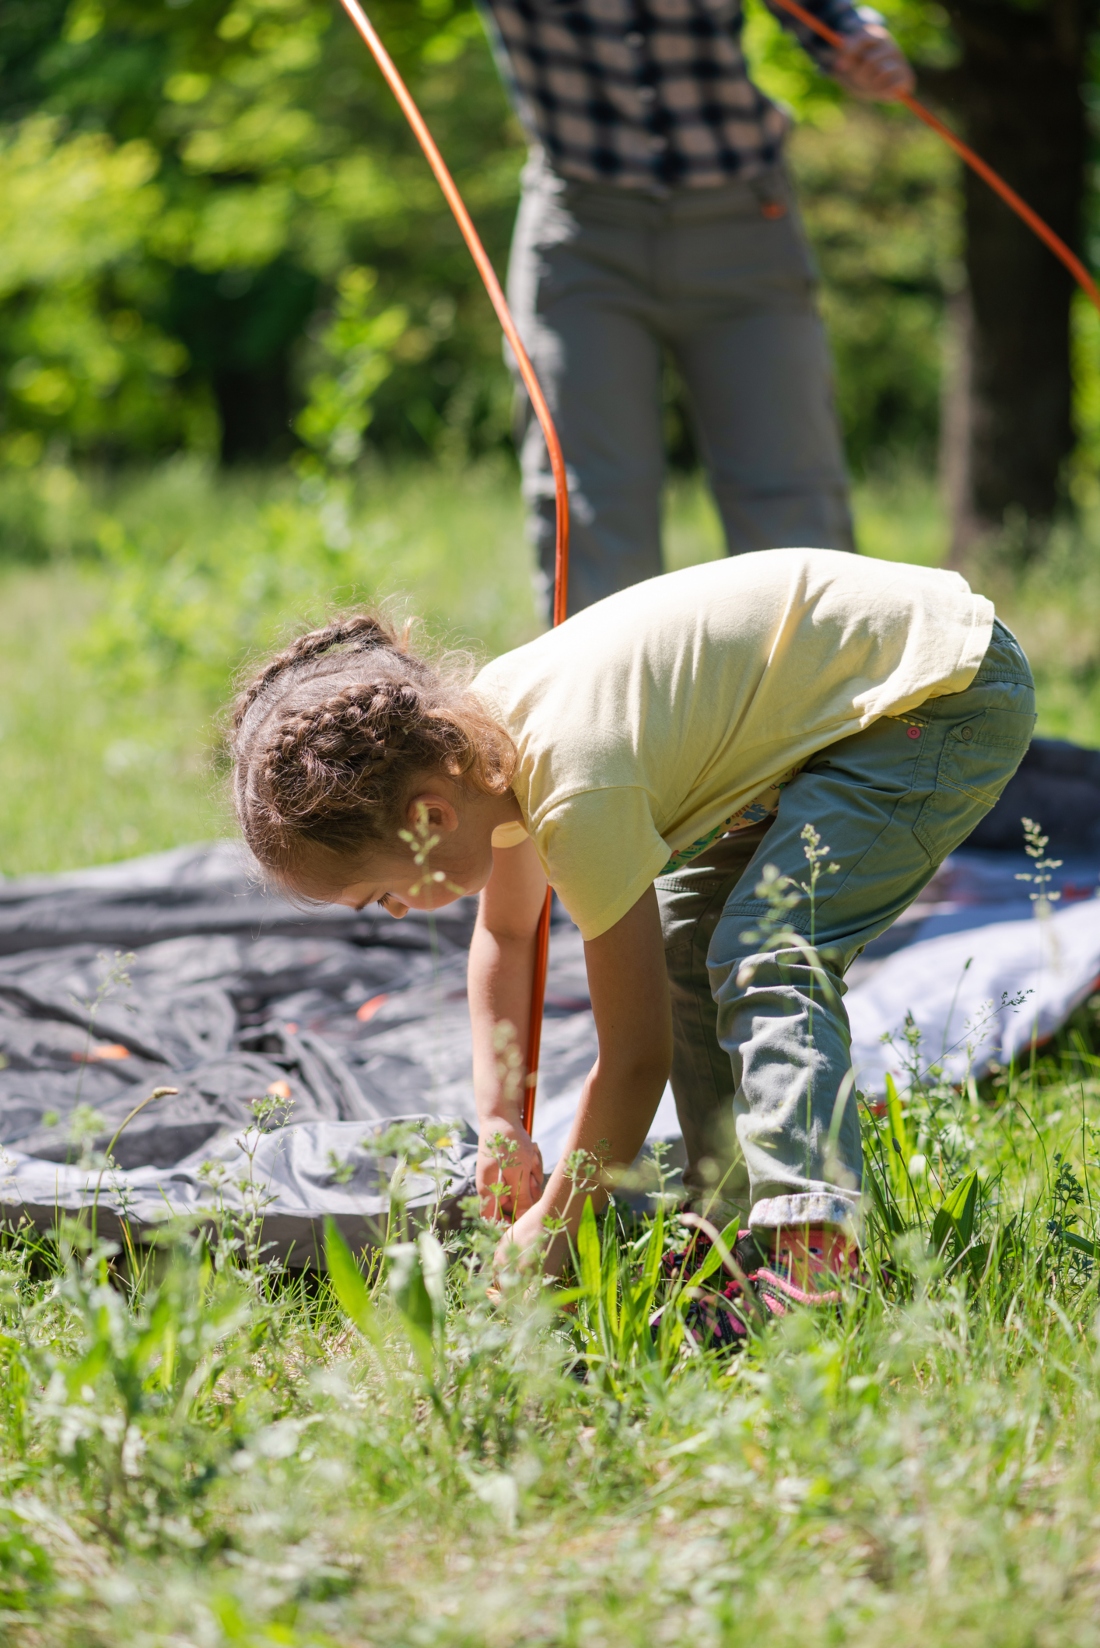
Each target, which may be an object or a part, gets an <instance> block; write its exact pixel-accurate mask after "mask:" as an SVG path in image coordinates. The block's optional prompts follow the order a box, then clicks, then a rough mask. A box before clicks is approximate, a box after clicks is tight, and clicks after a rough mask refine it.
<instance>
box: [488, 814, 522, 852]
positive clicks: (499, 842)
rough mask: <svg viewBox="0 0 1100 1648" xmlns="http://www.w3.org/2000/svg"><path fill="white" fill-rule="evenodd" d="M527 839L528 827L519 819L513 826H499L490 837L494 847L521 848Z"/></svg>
mask: <svg viewBox="0 0 1100 1648" xmlns="http://www.w3.org/2000/svg"><path fill="white" fill-rule="evenodd" d="M527 839H528V836H527V826H526V824H521V823H520V822H519V820H518V819H517V820H516V821H515V822H514V823H511V824H498V825H497V826H496V828H495V829H494V831H493V833H492V836H491V837H490V840H491V841H492V844H493V846H494V847H519V846H521V845H522V843H523V842H525V841H526V840H527Z"/></svg>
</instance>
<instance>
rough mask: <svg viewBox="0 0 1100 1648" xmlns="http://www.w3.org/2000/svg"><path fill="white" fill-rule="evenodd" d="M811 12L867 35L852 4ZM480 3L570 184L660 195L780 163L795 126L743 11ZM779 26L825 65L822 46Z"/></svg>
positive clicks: (821, 4) (823, 2) (683, 5)
mask: <svg viewBox="0 0 1100 1648" xmlns="http://www.w3.org/2000/svg"><path fill="white" fill-rule="evenodd" d="M803 4H804V5H805V6H806V7H807V9H808V10H810V11H812V12H814V13H815V14H816V15H817V16H818V17H820V18H821V20H822V22H823V23H828V24H830V25H831V27H832V28H834V29H836V30H838V31H839V32H840V33H841V34H847V33H851V32H852V31H854V30H856V29H858V28H859V27H860V26H861V19H860V14H859V13H858V12H857V10H856V8H855V6H854V5H851V4H849V3H848V0H803ZM482 5H483V8H484V9H485V10H486V12H487V13H488V18H489V22H490V30H491V33H492V34H493V35H494V36H495V42H494V43H495V45H496V47H497V52H498V58H499V61H500V64H501V69H502V72H503V73H504V75H505V78H506V80H507V81H508V83H509V87H510V89H511V91H512V95H513V97H514V99H515V103H516V107H517V110H518V112H519V115H520V118H521V119H522V120H523V122H524V124H525V126H526V127H527V130H528V132H529V134H530V136H531V138H532V140H533V141H534V142H535V143H538V144H540V145H541V146H542V148H543V150H544V151H545V153H546V158H547V160H548V161H549V163H550V165H551V166H552V167H553V169H554V170H555V171H557V172H561V173H562V174H563V175H564V176H566V177H572V178H579V179H581V180H582V181H584V182H588V183H614V184H616V185H618V186H620V187H622V188H627V189H646V190H649V191H651V192H656V193H664V192H665V191H666V190H667V189H669V188H675V187H688V188H700V189H702V188H709V187H712V186H714V185H716V184H720V183H728V182H729V180H730V179H731V178H734V177H738V178H751V177H753V176H755V175H758V174H759V173H761V172H763V171H765V170H766V169H767V168H768V167H769V166H773V165H774V164H775V162H776V161H777V160H778V158H779V152H780V147H781V144H782V141H783V137H784V135H785V133H786V131H787V127H788V124H789V122H788V119H787V116H786V115H785V114H783V113H782V112H781V111H780V110H779V109H778V108H777V107H776V106H775V104H774V103H772V102H771V101H770V99H768V98H767V97H765V96H764V94H763V92H761V91H759V90H758V88H757V87H756V86H754V85H753V83H752V81H751V80H750V79H749V75H748V70H747V68H746V66H745V58H744V54H743V52H742V50H741V29H742V26H743V22H744V18H743V15H742V11H741V0H482ZM772 9H775V8H772ZM775 15H776V16H777V17H778V18H779V20H780V22H781V23H782V24H783V25H784V27H786V28H790V29H792V32H793V33H794V34H795V35H796V36H797V37H798V39H799V40H800V42H801V43H802V45H803V46H804V47H805V48H806V50H807V51H808V52H809V53H810V54H811V56H813V57H814V58H816V59H817V61H818V62H819V63H821V64H822V65H823V66H824V67H828V65H829V62H830V60H831V53H830V49H829V47H828V46H827V45H826V44H825V42H824V41H822V40H821V39H819V38H818V36H817V35H815V34H813V33H811V31H810V30H809V29H807V28H805V27H803V26H802V25H801V24H797V23H794V24H792V21H791V19H790V18H789V17H788V16H787V14H786V13H784V12H780V11H778V10H775Z"/></svg>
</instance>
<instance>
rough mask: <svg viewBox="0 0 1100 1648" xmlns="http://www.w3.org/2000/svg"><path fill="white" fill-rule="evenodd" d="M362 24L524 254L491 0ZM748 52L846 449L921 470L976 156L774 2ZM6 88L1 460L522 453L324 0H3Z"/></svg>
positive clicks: (447, 241) (474, 327)
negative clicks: (791, 21) (885, 92)
mask: <svg viewBox="0 0 1100 1648" xmlns="http://www.w3.org/2000/svg"><path fill="white" fill-rule="evenodd" d="M886 10H887V12H888V15H889V19H890V22H891V24H892V26H893V27H894V28H895V29H896V31H897V32H898V33H899V35H900V37H901V38H902V40H903V43H905V44H906V46H907V47H908V48H909V49H910V50H911V51H912V52H913V53H914V54H915V55H916V56H917V57H919V58H920V59H921V60H922V61H943V60H945V59H946V58H948V57H949V56H950V53H951V50H952V43H951V36H950V31H949V28H948V25H947V22H946V18H945V15H944V13H943V12H942V11H941V10H940V8H939V7H938V6H936V5H932V4H929V3H926V0H891V3H890V4H889V5H887V7H886ZM371 13H372V16H373V17H374V20H375V21H376V23H377V25H378V27H379V28H380V31H381V33H382V34H383V36H384V38H385V39H386V41H387V43H388V45H389V47H390V49H391V51H392V52H393V55H394V57H395V59H396V61H397V63H398V65H399V67H400V69H401V71H402V73H403V74H404V75H405V76H406V78H407V79H408V81H409V83H410V85H411V87H412V89H413V92H414V94H415V96H416V97H417V99H418V101H419V102H420V104H421V106H422V107H423V109H424V111H425V114H426V116H427V118H428V120H429V123H430V124H431V126H432V128H433V130H434V132H435V133H436V136H437V138H438V140H439V142H440V145H441V147H442V149H443V151H444V153H445V155H446V156H447V159H448V161H449V163H450V164H451V166H452V168H453V170H454V172H455V175H456V177H457V179H458V182H459V185H460V187H461V188H462V190H463V192H464V194H465V195H466V198H467V200H468V201H469V204H470V207H471V210H472V211H473V214H474V217H475V219H476V221H477V223H478V225H479V228H480V229H481V232H482V234H483V236H484V238H485V241H486V244H487V246H488V249H489V252H490V254H491V256H492V257H493V259H494V261H495V262H496V264H497V266H498V268H503V265H504V262H505V260H506V257H507V245H508V238H509V234H510V229H511V220H512V215H513V212H514V207H515V201H516V196H517V190H518V174H519V168H520V166H521V164H522V159H523V149H524V145H523V137H522V133H521V131H520V129H519V126H518V123H517V122H516V120H515V118H514V116H513V115H512V113H511V112H510V110H509V107H508V104H507V100H506V97H505V94H504V91H503V88H502V86H501V84H500V81H499V78H498V76H497V73H496V69H495V67H494V65H493V62H492V58H491V54H490V51H489V48H488V45H487V42H486V40H485V36H484V32H483V29H482V26H481V21H480V19H479V16H478V14H477V11H476V9H475V6H474V4H473V0H377V3H374V4H372V6H371ZM746 43H747V48H748V52H749V56H750V60H751V61H752V63H753V64H754V68H755V72H756V75H757V78H758V79H759V81H760V83H761V84H762V85H763V86H764V88H765V89H766V90H768V91H769V92H770V93H771V94H772V95H774V96H776V97H778V98H779V99H780V100H781V101H783V102H784V103H786V104H787V105H788V106H789V107H790V108H792V109H793V110H794V112H795V114H796V116H797V118H798V121H799V126H798V129H797V130H796V133H795V136H794V139H793V141H792V144H791V163H792V166H793V169H794V171H795V173H796V175H797V178H798V182H799V187H800V195H801V200H802V203H803V210H804V215H805V218H806V221H807V226H808V228H809V231H810V235H811V238H812V240H813V242H814V245H815V249H816V252H817V255H818V259H819V263H820V267H821V271H822V277H823V286H824V293H823V302H824V308H825V313H826V316H827V319H828V322H829V326H830V331H831V335H832V339H833V345H834V351H835V354H836V360H837V375H838V387H839V397H840V403H841V409H842V415H843V420H844V425H845V430H846V434H847V439H848V446H849V453H850V456H851V459H852V461H853V463H854V465H855V466H856V468H857V469H866V468H867V466H868V465H873V464H874V463H875V462H876V461H878V460H880V459H881V458H882V457H883V456H884V454H892V455H897V454H904V455H905V457H906V459H907V460H908V461H910V462H912V461H914V460H915V461H918V462H922V463H925V464H928V463H930V462H931V460H932V458H933V456H934V451H935V443H936V434H937V425H938V404H939V380H940V355H941V343H940V332H941V321H942V313H943V304H944V296H945V293H948V292H950V291H952V290H953V289H955V288H956V287H957V286H958V284H959V282H960V280H961V274H960V263H959V244H958V242H959V208H958V198H957V197H958V179H957V172H956V166H955V162H954V160H953V158H952V156H951V155H950V153H949V152H948V151H947V150H946V149H945V148H943V147H942V145H940V144H938V143H937V142H936V140H935V139H934V138H933V137H931V136H930V135H929V134H928V133H927V132H926V131H924V130H923V129H921V128H920V127H918V126H916V125H915V123H914V122H913V121H912V120H911V118H910V117H909V116H908V115H907V114H905V113H904V112H903V111H887V110H883V109H881V108H875V109H871V108H868V107H867V106H860V105H853V104H852V103H851V102H850V101H849V100H847V99H844V98H843V97H842V95H841V94H840V92H839V91H838V89H837V88H836V87H835V86H834V85H833V84H832V83H831V82H830V81H829V80H828V79H827V78H825V77H823V76H822V75H821V74H820V73H819V72H818V71H817V70H816V69H815V67H814V66H813V64H812V63H811V62H810V60H809V59H808V58H807V57H806V56H805V55H804V54H803V53H802V52H801V50H800V49H799V47H798V46H797V45H796V44H795V42H794V41H793V39H792V38H791V37H790V36H789V35H787V34H786V33H784V31H783V30H782V29H780V27H779V26H778V25H777V24H776V22H775V20H774V19H773V18H772V17H771V16H770V14H768V13H767V12H766V11H765V10H764V8H763V6H762V4H761V3H760V0H750V5H749V14H748V23H747V28H746ZM0 104H2V107H3V109H4V123H3V124H0V462H7V463H8V464H14V465H17V466H24V467H26V466H31V465H33V464H34V463H36V462H37V461H38V460H39V459H40V457H41V456H42V454H43V453H44V452H46V451H52V453H53V455H54V456H55V457H62V458H65V457H68V456H81V455H84V456H94V457H97V458H106V459H109V460H117V459H135V458H136V459H140V458H145V457H150V456H154V455H160V454H162V453H165V452H170V451H175V450H180V449H184V450H189V451H192V452H197V453H201V454H213V453H215V452H217V451H219V450H220V451H221V453H222V455H223V456H224V457H225V458H227V459H229V460H231V461H232V460H245V461H256V460H264V459H269V458H277V457H280V456H284V455H285V454H286V453H287V452H289V451H290V450H292V448H293V447H294V445H295V444H296V442H303V441H304V442H306V443H308V444H309V445H310V446H312V447H313V448H314V449H315V450H317V451H318V452H319V453H320V454H322V455H323V456H324V457H325V459H326V460H328V462H329V463H335V464H336V465H340V464H346V463H349V462H352V461H354V460H355V459H356V458H357V457H358V456H359V454H360V451H361V450H362V446H363V442H364V439H365V440H366V441H367V443H369V444H370V445H371V446H372V447H373V448H375V449H376V450H380V451H383V452H386V453H390V454H397V453H400V454H410V455H411V454H416V453H424V452H425V451H426V450H430V451H431V452H433V453H435V454H437V455H438V454H439V453H440V452H442V453H444V454H445V455H447V456H450V457H454V458H458V459H462V460H464V459H466V458H468V457H470V456H476V455H478V454H482V453H485V452H486V451H490V450H493V449H495V448H499V447H502V446H506V445H507V443H508V437H509V428H510V384H509V381H508V377H507V373H506V371H505V369H504V366H503V362H502V358H501V349H500V338H499V332H498V330H497V327H496V323H495V320H494V319H493V316H492V313H491V311H490V309H489V306H488V304H487V302H486V301H485V298H484V294H483V293H482V290H481V287H480V283H479V282H478V279H477V276H476V274H475V272H474V270H473V267H472V265H471V263H470V260H469V258H468V255H467V253H466V251H465V248H464V247H463V245H462V243H461V240H460V239H459V236H458V233H457V230H456V229H455V227H454V225H453V223H452V222H451V219H450V216H449V213H448V211H447V208H446V206H445V204H444V202H443V200H442V198H441V197H440V195H439V192H438V190H437V188H436V185H435V183H434V181H433V180H432V178H431V176H430V174H429V173H428V171H427V168H426V166H425V164H424V162H423V159H422V157H421V156H420V153H419V150H418V149H417V148H416V145H415V142H414V140H413V138H412V136H411V134H410V132H409V131H408V129H407V127H406V125H405V122H404V118H403V116H402V115H401V114H400V111H399V110H398V109H397V106H396V104H395V103H394V101H393V99H392V97H391V96H390V94H389V92H388V91H387V90H386V88H385V86H384V85H383V83H382V81H381V79H380V77H379V75H378V73H377V70H376V69H375V67H374V65H373V63H372V62H371V60H370V58H369V56H368V54H367V52H366V51H365V49H364V48H363V47H362V45H361V43H360V42H359V41H358V39H357V38H356V36H355V35H354V33H353V31H352V30H351V27H350V25H349V24H348V22H347V20H346V18H345V17H344V16H343V14H342V13H341V11H340V9H339V7H338V6H337V5H335V4H333V3H332V0H7V4H6V5H5V6H4V8H3V10H2V12H0ZM1079 354H1080V356H1081V359H1082V362H1086V357H1088V354H1089V351H1088V349H1087V348H1086V347H1085V345H1084V344H1083V345H1082V347H1081V349H1080V351H1079ZM1083 378H1086V379H1087V378H1088V374H1087V372H1086V373H1083ZM1096 393H1097V391H1096V388H1095V385H1092V386H1091V387H1089V383H1087V382H1085V383H1083V388H1082V396H1083V400H1084V402H1086V403H1088V404H1089V405H1091V399H1095V396H1096ZM1090 397H1091V399H1090ZM671 412H672V416H671V424H672V429H673V438H674V445H675V446H676V447H677V448H678V449H679V451H680V455H681V457H684V458H690V452H691V443H690V438H689V437H686V435H685V434H684V431H683V429H682V427H681V430H680V434H681V436H682V437H683V438H681V439H677V437H676V422H677V419H676V409H675V408H672V409H671ZM680 421H681V426H682V419H681V420H680ZM1083 421H1084V422H1085V423H1086V424H1087V425H1088V427H1089V428H1091V426H1092V424H1094V423H1095V422H1096V417H1095V414H1094V413H1091V414H1090V413H1087V406H1086V407H1085V408H1084V411H1083Z"/></svg>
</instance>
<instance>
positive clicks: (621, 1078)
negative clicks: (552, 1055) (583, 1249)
mask: <svg viewBox="0 0 1100 1648" xmlns="http://www.w3.org/2000/svg"><path fill="white" fill-rule="evenodd" d="M666 1079H667V1070H665V1069H664V1068H663V1067H662V1066H660V1065H653V1066H641V1067H637V1068H633V1069H624V1070H621V1071H615V1072H614V1073H612V1072H609V1071H605V1070H603V1069H601V1066H600V1064H599V1062H597V1063H596V1065H595V1066H594V1067H593V1069H592V1071H591V1073H590V1075H589V1077H588V1080H587V1081H586V1082H585V1084H584V1091H583V1092H582V1094H581V1100H580V1104H579V1105H578V1106H577V1114H576V1116H575V1117H574V1120H573V1126H572V1127H571V1128H570V1130H569V1138H568V1140H567V1142H566V1145H565V1148H564V1150H563V1151H562V1155H561V1159H560V1161H559V1162H558V1164H557V1166H556V1167H555V1168H554V1171H553V1173H552V1174H551V1175H550V1178H549V1180H548V1181H547V1184H546V1189H545V1190H544V1191H543V1193H542V1197H541V1205H542V1206H543V1208H544V1209H545V1212H546V1214H547V1215H550V1216H552V1217H556V1218H561V1217H563V1216H564V1217H565V1218H566V1220H567V1223H568V1225H569V1227H570V1229H572V1230H575V1229H576V1226H577V1223H578V1221H579V1219H580V1216H581V1213H582V1212H583V1210H584V1203H585V1199H586V1197H587V1196H589V1195H590V1196H591V1197H592V1200H593V1203H594V1205H595V1208H596V1210H597V1212H598V1211H599V1210H600V1209H601V1208H602V1207H603V1205H604V1203H605V1202H606V1201H607V1195H608V1188H609V1186H610V1185H612V1184H613V1182H614V1178H615V1175H616V1171H617V1170H621V1169H623V1168H625V1167H629V1166H630V1164H631V1162H632V1161H633V1160H634V1158H635V1157H636V1156H637V1154H638V1152H639V1150H641V1148H642V1145H643V1144H644V1143H645V1139H646V1134H647V1133H648V1132H649V1127H650V1123H651V1122H652V1120H653V1117H654V1116H655V1114H656V1112H657V1106H658V1104H659V1103H660V1102H661V1094H662V1092H663V1091H664V1085H665V1081H666ZM576 1151H582V1152H583V1153H584V1155H585V1157H587V1158H588V1161H587V1164H586V1165H585V1167H584V1170H583V1173H582V1176H581V1177H579V1178H576V1177H575V1178H573V1179H570V1178H569V1177H567V1175H566V1163H567V1162H568V1160H569V1157H570V1156H571V1155H573V1154H574V1153H575V1152H576Z"/></svg>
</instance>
